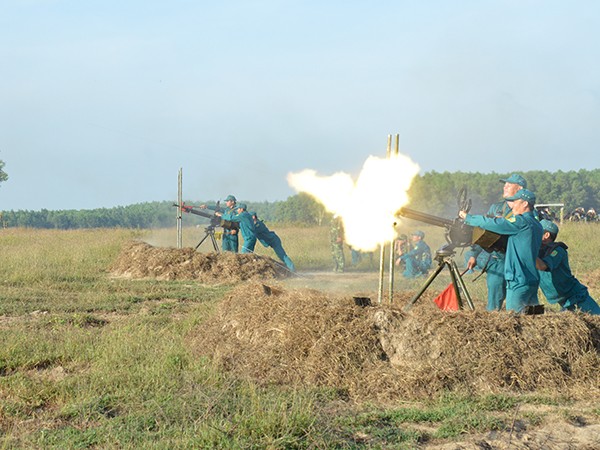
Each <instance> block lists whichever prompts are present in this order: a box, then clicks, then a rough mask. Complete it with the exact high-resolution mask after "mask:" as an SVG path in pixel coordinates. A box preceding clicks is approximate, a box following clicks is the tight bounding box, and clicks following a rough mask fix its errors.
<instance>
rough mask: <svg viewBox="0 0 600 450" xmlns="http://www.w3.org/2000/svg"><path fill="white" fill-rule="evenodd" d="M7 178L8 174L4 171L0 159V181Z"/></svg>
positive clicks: (2, 162)
mask: <svg viewBox="0 0 600 450" xmlns="http://www.w3.org/2000/svg"><path fill="white" fill-rule="evenodd" d="M6 180H8V175H7V173H6V172H5V171H4V161H2V160H0V183H2V182H3V181H6Z"/></svg>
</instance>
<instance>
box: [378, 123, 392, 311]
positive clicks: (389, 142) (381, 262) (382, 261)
mask: <svg viewBox="0 0 600 450" xmlns="http://www.w3.org/2000/svg"><path fill="white" fill-rule="evenodd" d="M391 152H392V135H391V134H388V139H387V155H386V157H387V158H389V157H390V154H391ZM379 248H380V250H379V289H378V291H377V302H378V303H381V300H382V298H383V278H384V271H385V241H384V242H382V243H381V244H380V247H379Z"/></svg>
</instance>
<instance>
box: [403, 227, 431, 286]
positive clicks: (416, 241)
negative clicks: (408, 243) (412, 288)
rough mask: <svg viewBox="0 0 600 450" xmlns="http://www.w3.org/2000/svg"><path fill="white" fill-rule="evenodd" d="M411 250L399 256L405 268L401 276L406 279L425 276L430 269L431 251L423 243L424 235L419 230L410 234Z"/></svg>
mask: <svg viewBox="0 0 600 450" xmlns="http://www.w3.org/2000/svg"><path fill="white" fill-rule="evenodd" d="M411 238H412V250H410V251H409V252H408V253H404V254H403V255H402V256H400V258H399V259H400V260H401V261H403V262H404V264H405V265H406V268H405V269H404V272H403V273H402V275H404V277H406V278H415V277H418V276H422V275H426V274H427V272H429V269H431V262H432V260H431V249H430V248H429V245H427V244H426V243H425V241H424V239H425V233H423V232H422V231H421V230H417V231H414V232H413V233H412V234H411Z"/></svg>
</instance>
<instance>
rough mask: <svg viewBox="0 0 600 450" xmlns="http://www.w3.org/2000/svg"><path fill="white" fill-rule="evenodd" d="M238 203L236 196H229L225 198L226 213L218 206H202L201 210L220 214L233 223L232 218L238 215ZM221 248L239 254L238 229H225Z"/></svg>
mask: <svg viewBox="0 0 600 450" xmlns="http://www.w3.org/2000/svg"><path fill="white" fill-rule="evenodd" d="M236 202H237V199H236V198H235V196H233V195H228V196H227V197H226V198H225V204H226V205H227V209H225V210H224V211H221V208H220V206H219V205H218V204H217V205H210V206H209V205H200V208H201V209H210V210H212V211H215V213H217V212H218V213H220V215H221V218H222V219H223V220H228V221H231V218H232V217H233V216H234V215H235V214H237V211H236ZM221 248H222V249H223V251H224V252H233V253H237V252H238V248H239V242H238V230H236V229H231V230H228V229H224V230H223V240H222V243H221Z"/></svg>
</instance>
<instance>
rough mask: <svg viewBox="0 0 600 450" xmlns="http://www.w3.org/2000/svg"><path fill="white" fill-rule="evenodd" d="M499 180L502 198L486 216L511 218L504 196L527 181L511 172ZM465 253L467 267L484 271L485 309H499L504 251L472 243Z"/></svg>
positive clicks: (503, 285)
mask: <svg viewBox="0 0 600 450" xmlns="http://www.w3.org/2000/svg"><path fill="white" fill-rule="evenodd" d="M500 182H501V183H504V186H503V188H502V197H503V200H502V201H500V202H497V203H494V204H492V206H490V209H489V210H488V212H487V214H486V217H489V218H504V219H509V220H512V219H513V218H514V214H513V212H512V209H511V208H510V206H509V204H508V203H507V201H506V198H507V197H511V196H513V195H515V194H516V193H517V191H519V190H521V189H526V188H527V181H525V178H523V177H522V176H521V175H519V174H517V173H513V174H512V175H511V176H510V177H508V178H503V179H501V180H500ZM467 255H468V256H469V259H468V261H467V269H469V270H473V269H474V268H475V267H476V266H481V267H482V270H484V271H485V272H486V277H485V280H486V284H487V291H488V292H487V294H488V295H487V297H488V302H487V310H488V311H499V310H500V309H502V305H503V304H504V299H505V298H506V278H505V277H504V264H505V258H506V254H505V252H504V251H499V250H494V251H492V252H486V251H485V250H483V249H482V248H481V247H480V246H479V245H474V246H473V247H471V249H470V250H469V251H468V252H467Z"/></svg>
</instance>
